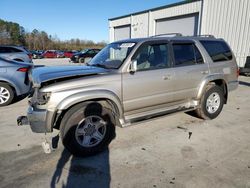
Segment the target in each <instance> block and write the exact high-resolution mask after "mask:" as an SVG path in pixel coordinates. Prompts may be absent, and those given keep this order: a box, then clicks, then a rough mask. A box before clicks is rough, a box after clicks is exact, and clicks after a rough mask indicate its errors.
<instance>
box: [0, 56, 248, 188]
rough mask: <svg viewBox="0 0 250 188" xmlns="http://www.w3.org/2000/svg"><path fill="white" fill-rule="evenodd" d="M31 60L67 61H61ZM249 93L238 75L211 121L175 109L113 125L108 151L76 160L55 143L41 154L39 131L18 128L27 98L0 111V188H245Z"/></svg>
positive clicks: (62, 62)
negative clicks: (233, 88)
mask: <svg viewBox="0 0 250 188" xmlns="http://www.w3.org/2000/svg"><path fill="white" fill-rule="evenodd" d="M52 61H53V62H52ZM34 62H35V64H37V65H38V64H39V65H69V63H68V62H67V59H59V60H58V59H50V60H48V59H43V60H35V61H34ZM249 93H250V78H249V77H240V85H239V88H238V89H237V90H236V91H234V92H232V93H230V95H229V101H228V104H227V105H225V106H224V109H223V111H222V113H221V114H220V116H219V117H218V118H217V119H215V120H212V121H203V120H200V119H197V118H195V117H192V116H190V115H188V114H185V113H176V114H173V115H169V116H163V117H160V118H157V119H154V120H150V121H147V122H143V123H140V124H137V125H134V126H130V127H127V128H119V127H117V128H116V138H115V139H114V140H113V142H112V143H111V145H110V147H109V149H108V150H107V151H105V152H103V153H101V154H99V155H96V156H93V157H88V158H75V157H73V156H71V155H70V154H69V153H68V152H67V151H66V150H64V148H63V147H62V146H61V145H59V148H58V149H57V150H56V151H54V152H52V153H51V154H45V153H43V150H42V148H41V142H42V141H43V139H44V136H43V134H34V133H32V132H31V130H30V128H29V127H28V126H27V127H25V126H23V127H17V126H16V117H17V116H19V115H22V114H25V111H26V109H27V99H24V100H22V101H19V102H17V103H15V104H12V105H10V106H8V107H4V108H0V114H1V118H0V126H1V127H0V143H1V147H0V182H1V183H0V187H19V188H22V187H25V188H26V187H30V188H34V187H36V188H40V187H41V188H42V187H45V188H47V187H93V188H98V187H101V188H106V187H121V188H128V187H135V188H138V187H153V188H154V187H164V188H165V187H192V188H193V187H197V188H202V187H208V188H210V187H213V188H216V187H218V188H223V187H225V188H230V187H242V188H248V187H250V144H249V143H250V136H249V135H250V113H249V106H250V98H249ZM178 127H179V128H178ZM181 127H185V128H187V129H186V130H185V129H181ZM189 132H191V133H192V135H191V137H190V139H189Z"/></svg>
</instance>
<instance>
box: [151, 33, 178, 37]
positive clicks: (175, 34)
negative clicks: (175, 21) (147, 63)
mask: <svg viewBox="0 0 250 188" xmlns="http://www.w3.org/2000/svg"><path fill="white" fill-rule="evenodd" d="M164 36H168V37H169V36H174V37H182V34H181V33H166V34H160V35H154V36H151V38H155V37H164Z"/></svg>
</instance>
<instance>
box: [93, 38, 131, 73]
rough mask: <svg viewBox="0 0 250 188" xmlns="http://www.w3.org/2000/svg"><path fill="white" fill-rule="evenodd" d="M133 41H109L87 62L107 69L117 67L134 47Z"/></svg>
mask: <svg viewBox="0 0 250 188" xmlns="http://www.w3.org/2000/svg"><path fill="white" fill-rule="evenodd" d="M134 46H135V43H131V42H130V43H124V42H120V43H111V44H109V45H107V46H106V47H105V48H104V49H102V50H101V51H100V52H99V53H98V54H97V55H96V56H95V57H94V58H93V59H92V60H91V62H90V63H89V65H91V66H98V67H103V68H107V69H118V68H119V67H120V66H121V65H122V63H123V62H124V60H125V59H126V58H127V57H128V55H129V53H130V52H131V51H132V49H133V48H134Z"/></svg>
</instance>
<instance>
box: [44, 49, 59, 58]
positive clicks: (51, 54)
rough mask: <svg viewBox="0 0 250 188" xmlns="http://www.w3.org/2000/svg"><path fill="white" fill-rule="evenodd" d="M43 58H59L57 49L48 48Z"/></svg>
mask: <svg viewBox="0 0 250 188" xmlns="http://www.w3.org/2000/svg"><path fill="white" fill-rule="evenodd" d="M42 57H43V58H57V52H56V50H47V51H45V52H44V53H43V54H42Z"/></svg>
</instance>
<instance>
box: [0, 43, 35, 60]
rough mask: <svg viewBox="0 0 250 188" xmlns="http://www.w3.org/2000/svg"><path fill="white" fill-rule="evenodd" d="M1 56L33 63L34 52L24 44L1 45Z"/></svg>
mask: <svg viewBox="0 0 250 188" xmlns="http://www.w3.org/2000/svg"><path fill="white" fill-rule="evenodd" d="M0 57H2V58H4V59H7V60H15V61H19V62H27V63H32V54H31V53H30V52H29V51H28V50H26V49H25V48H24V47H22V46H5V45H0Z"/></svg>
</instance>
